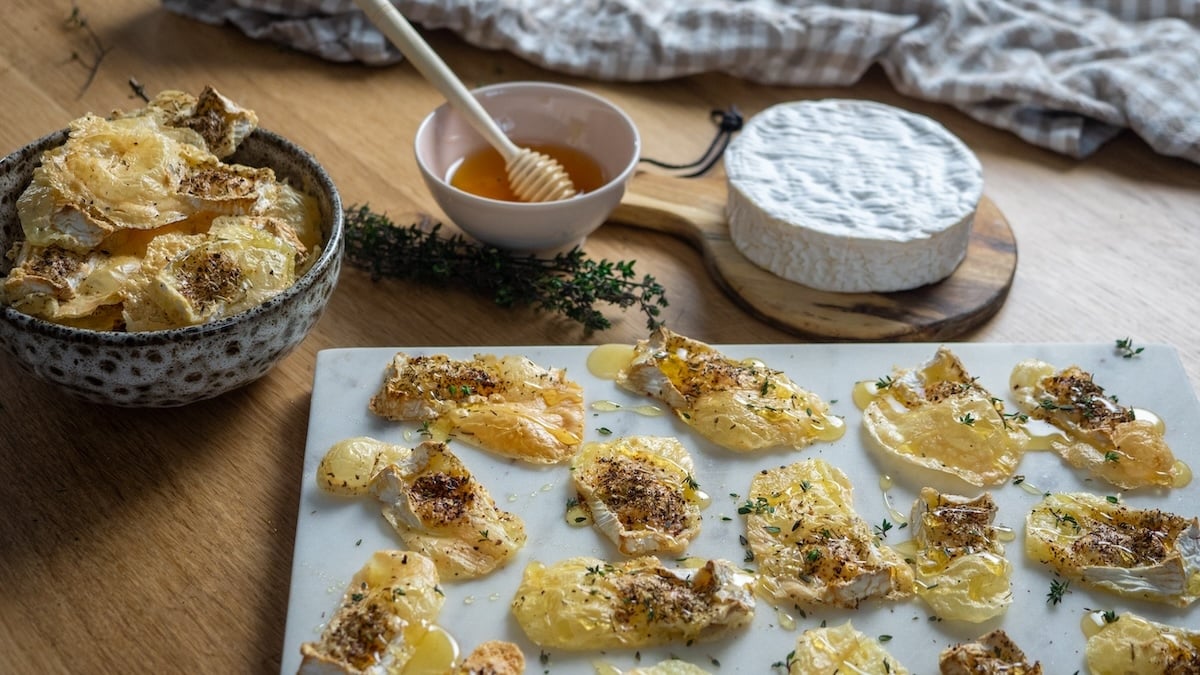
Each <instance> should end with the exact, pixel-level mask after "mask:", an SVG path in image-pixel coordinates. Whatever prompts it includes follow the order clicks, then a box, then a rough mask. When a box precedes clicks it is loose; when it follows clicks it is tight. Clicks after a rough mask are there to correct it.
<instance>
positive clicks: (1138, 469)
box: [1010, 359, 1191, 489]
mask: <svg viewBox="0 0 1200 675" xmlns="http://www.w3.org/2000/svg"><path fill="white" fill-rule="evenodd" d="M1010 380H1011V384H1012V389H1013V395H1014V396H1015V397H1016V399H1017V403H1018V405H1020V406H1021V408H1023V409H1024V410H1025V412H1026V413H1027V414H1028V415H1029V416H1030V417H1034V418H1037V419H1041V420H1045V421H1047V422H1049V423H1050V424H1052V425H1054V426H1055V427H1057V428H1058V429H1060V430H1061V431H1062V432H1063V434H1064V435H1063V436H1061V437H1058V438H1053V439H1051V443H1050V447H1051V449H1052V450H1054V451H1055V452H1056V453H1058V454H1059V456H1061V457H1062V458H1063V459H1065V460H1066V461H1067V463H1068V464H1070V465H1071V466H1073V467H1075V468H1077V469H1085V470H1087V472H1088V473H1090V474H1091V475H1093V476H1096V477H1097V478H1101V479H1103V480H1105V481H1108V482H1109V483H1112V484H1113V485H1116V486H1117V487H1120V488H1124V489H1133V488H1139V487H1147V486H1161V487H1183V486H1184V485H1186V484H1187V483H1188V482H1189V481H1190V480H1191V469H1189V468H1188V466H1187V465H1186V464H1184V463H1183V462H1181V461H1179V460H1177V459H1175V455H1174V454H1173V453H1172V452H1171V448H1170V447H1168V446H1167V443H1166V440H1165V439H1164V438H1163V428H1162V426H1161V425H1160V424H1159V422H1158V421H1157V420H1148V419H1137V415H1136V413H1135V412H1134V410H1133V408H1129V407H1127V406H1125V405H1122V404H1120V403H1118V402H1117V398H1116V397H1115V396H1111V395H1108V394H1106V393H1105V391H1104V388H1103V387H1101V386H1100V385H1098V384H1096V382H1095V380H1094V379H1093V377H1092V374H1091V373H1088V372H1087V371H1085V370H1082V369H1081V368H1079V367H1078V366H1070V367H1067V368H1063V369H1061V370H1059V369H1056V368H1055V367H1054V366H1052V365H1050V364H1049V363H1046V362H1044V361H1038V360H1036V359H1028V360H1025V361H1021V362H1020V363H1018V364H1017V365H1016V366H1015V367H1014V368H1013V371H1012V376H1011V378H1010Z"/></svg>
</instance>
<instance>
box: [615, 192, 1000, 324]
mask: <svg viewBox="0 0 1200 675" xmlns="http://www.w3.org/2000/svg"><path fill="white" fill-rule="evenodd" d="M725 198H726V187H725V182H724V179H717V178H708V177H701V178H674V177H670V176H663V175H657V174H651V173H642V174H638V175H637V176H635V177H634V178H633V180H632V181H631V182H630V185H629V188H628V189H627V191H626V193H625V197H624V198H623V199H622V201H621V204H620V206H618V207H617V210H616V211H615V212H614V213H613V215H612V217H611V220H612V221H613V222H617V223H621V224H625V225H632V226H635V227H642V228H647V229H651V230H656V231H660V232H665V233H669V234H672V235H675V236H678V237H682V238H683V239H685V240H686V241H688V242H690V243H692V244H693V245H694V246H696V247H697V248H698V249H699V250H700V251H701V252H702V253H703V254H704V260H705V264H706V266H707V267H708V271H709V273H710V274H711V275H712V276H713V278H714V279H715V280H716V281H717V283H718V284H719V285H720V286H721V287H722V288H724V289H725V291H726V292H727V293H728V294H729V295H730V296H732V297H733V298H734V299H735V300H736V301H737V302H738V303H739V304H741V305H742V306H744V307H745V308H746V309H747V310H748V311H750V313H752V314H754V315H755V316H757V317H759V318H760V319H762V320H764V321H766V322H767V323H770V324H772V325H774V326H777V327H779V328H781V329H783V330H785V331H788V332H791V333H794V334H796V335H800V336H803V337H805V338H809V339H820V340H829V341H863V342H876V341H885V340H902V341H938V340H947V339H952V338H954V337H957V336H959V335H961V334H962V333H964V332H966V331H968V330H970V329H971V328H974V327H975V326H977V325H979V324H980V323H982V322H983V321H985V320H986V319H988V318H989V317H991V316H992V315H993V314H995V313H996V311H997V310H998V309H1000V306H1001V305H1002V304H1003V303H1004V299H1005V298H1006V297H1007V296H1008V290H1009V288H1010V287H1011V286H1012V280H1013V274H1014V273H1015V272H1016V268H1017V243H1016V240H1015V239H1014V238H1013V233H1012V229H1011V228H1010V227H1009V225H1008V221H1007V220H1006V219H1005V218H1004V215H1003V214H1002V213H1000V210H999V209H998V208H996V205H995V204H994V203H993V202H992V201H991V200H990V199H988V198H987V196H984V197H983V199H982V201H981V202H980V204H979V209H978V211H977V213H976V216H975V224H974V226H973V228H972V233H971V239H970V243H969V245H968V248H967V255H966V258H965V259H964V260H963V262H962V264H960V265H959V266H958V269H956V270H955V272H954V274H952V275H951V276H950V277H949V278H947V279H944V280H942V281H940V282H938V283H935V284H931V285H928V286H923V287H921V288H917V289H914V290H910V291H898V292H895V293H831V292H827V291H818V290H815V289H812V288H808V287H807V286H802V285H800V284H797V283H795V282H791V281H788V280H787V279H784V278H782V277H778V276H775V275H774V274H772V273H771V272H768V271H767V270H765V269H763V268H761V267H758V266H757V265H755V264H754V263H752V262H750V261H749V260H747V259H746V258H745V257H743V256H742V254H741V253H740V252H738V250H737V248H736V247H734V245H733V242H732V241H731V240H730V238H729V226H728V224H727V223H726V221H725Z"/></svg>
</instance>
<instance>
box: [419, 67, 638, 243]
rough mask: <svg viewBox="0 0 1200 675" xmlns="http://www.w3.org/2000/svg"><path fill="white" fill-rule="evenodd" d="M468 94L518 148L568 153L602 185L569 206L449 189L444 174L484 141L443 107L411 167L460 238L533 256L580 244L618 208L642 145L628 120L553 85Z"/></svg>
mask: <svg viewBox="0 0 1200 675" xmlns="http://www.w3.org/2000/svg"><path fill="white" fill-rule="evenodd" d="M472 93H473V94H474V95H475V97H476V98H477V99H479V102H480V104H481V105H482V106H483V108H484V110H487V111H488V113H489V114H490V115H491V116H492V117H493V118H494V119H495V120H496V121H497V122H498V123H499V124H500V128H501V129H503V130H504V132H505V133H506V134H508V136H509V137H510V138H512V139H514V140H516V141H517V142H518V144H520V143H556V144H561V145H567V146H571V147H573V148H575V149H577V150H580V151H582V152H584V153H586V154H587V155H588V156H589V157H591V158H592V159H594V160H596V162H597V163H598V164H599V165H600V168H601V170H602V171H603V173H604V176H605V177H606V178H607V182H606V183H605V184H604V185H603V186H602V187H600V188H598V189H596V190H592V191H590V192H587V193H584V194H580V195H576V196H575V197H572V198H570V199H564V200H561V201H555V202H541V203H526V202H506V201H500V200H496V199H488V198H486V197H480V196H478V195H474V194H471V193H469V192H466V191H463V190H460V189H458V188H456V187H454V186H452V185H450V174H451V172H452V171H453V170H454V168H456V165H457V164H458V163H459V162H460V161H461V160H462V159H463V158H464V157H466V156H467V155H470V154H472V153H474V152H476V151H478V150H480V149H482V148H484V147H486V146H487V141H485V140H484V139H483V137H482V136H480V135H479V134H478V133H476V132H475V130H474V129H472V128H471V126H470V124H469V123H468V122H467V121H466V119H465V118H464V117H463V116H461V115H460V114H459V113H458V112H457V111H455V110H454V109H453V108H451V107H450V105H449V104H443V105H442V106H441V107H439V108H438V109H436V110H434V111H433V112H432V113H430V114H429V116H428V117H426V118H425V120H424V121H423V122H421V126H420V127H418V129H417V136H416V140H415V143H414V145H415V149H416V155H417V165H418V166H419V167H420V169H421V175H422V177H424V179H425V184H426V185H427V186H428V187H429V191H430V192H431V193H432V194H433V198H434V199H435V200H436V201H437V203H438V206H440V207H441V208H442V210H443V211H444V212H445V213H446V216H447V217H449V218H450V220H451V221H453V222H454V224H455V225H457V226H458V227H459V228H461V229H462V230H463V231H464V232H466V233H467V234H469V235H471V236H472V237H474V238H476V239H478V240H479V241H481V242H483V243H485V244H490V245H492V246H495V247H497V248H503V249H508V250H512V251H516V252H522V253H538V252H552V251H561V250H563V249H568V248H570V247H572V246H577V245H580V244H582V243H583V241H584V239H585V238H586V237H587V235H588V234H590V233H591V232H592V231H593V230H595V229H596V228H597V227H599V226H600V225H601V224H603V223H604V221H605V220H607V219H608V216H609V215H610V214H611V213H612V211H613V209H615V208H616V207H617V204H619V203H620V201H621V197H622V196H623V195H624V194H625V184H626V183H627V182H628V180H629V177H630V176H631V175H632V174H633V170H634V168H636V166H637V161H638V157H639V155H640V154H641V145H642V144H641V137H640V136H639V135H638V131H637V127H636V126H634V124H633V120H631V119H629V116H628V115H626V114H625V113H624V112H623V111H622V110H621V109H620V108H618V107H616V106H615V105H613V104H612V103H610V102H609V101H607V100H605V99H603V98H601V97H599V96H596V95H595V94H592V93H589V92H587V91H584V90H582V89H578V88H576V87H568V86H565V85H560V84H551V83H545V82H509V83H504V84H494V85H491V86H487V87H482V88H480V89H476V90H474V91H473V92H472Z"/></svg>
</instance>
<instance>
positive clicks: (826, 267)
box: [725, 99, 983, 293]
mask: <svg viewBox="0 0 1200 675" xmlns="http://www.w3.org/2000/svg"><path fill="white" fill-rule="evenodd" d="M725 170H726V175H727V176H728V182H729V196H728V203H727V205H726V215H727V217H728V219H729V233H730V237H731V238H732V240H733V243H734V245H735V246H736V247H737V248H738V250H739V251H741V253H742V254H743V255H745V256H746V257H747V258H748V259H750V260H751V261H752V262H754V263H755V264H757V265H759V266H760V267H763V268H765V269H767V270H769V271H770V272H772V273H774V274H776V275H777V276H780V277H783V278H785V279H788V280H790V281H795V282H797V283H800V284H804V285H806V286H809V287H811V288H815V289H818V290H824V291H835V292H846V293H867V292H891V291H900V290H908V289H912V288H917V287H919V286H924V285H926V284H930V283H933V282H936V281H940V280H942V279H944V278H946V277H948V276H950V274H952V273H953V272H954V270H955V268H957V267H958V265H959V263H961V262H962V260H963V258H964V257H965V256H966V252H967V244H968V242H969V239H970V235H971V226H972V223H973V222H974V218H975V210H976V208H977V207H978V205H979V200H980V198H981V197H982V195H983V171H982V168H981V167H980V164H979V160H978V159H977V158H976V157H975V155H974V154H973V153H972V152H971V151H970V149H969V148H967V146H966V145H964V144H963V143H962V141H960V140H959V139H958V138H957V137H955V136H954V135H953V134H951V133H950V132H949V131H948V130H947V129H946V128H945V127H943V126H942V125H940V124H938V123H937V122H935V121H934V120H932V119H929V118H928V117H924V116H922V115H916V114H913V113H910V112H907V111H904V110H900V109H898V108H893V107H891V106H887V105H883V104H880V103H874V102H870V101H855V100H840V99H827V100H818V101H799V102H791V103H782V104H779V105H775V106H772V107H770V108H767V109H766V110H764V111H762V112H761V113H759V114H757V115H755V116H754V117H752V118H751V119H750V121H749V122H748V123H747V124H746V126H745V128H744V129H743V130H742V133H741V134H740V135H739V136H738V137H737V138H736V139H734V141H733V142H732V143H730V145H729V148H728V150H727V152H726V156H725Z"/></svg>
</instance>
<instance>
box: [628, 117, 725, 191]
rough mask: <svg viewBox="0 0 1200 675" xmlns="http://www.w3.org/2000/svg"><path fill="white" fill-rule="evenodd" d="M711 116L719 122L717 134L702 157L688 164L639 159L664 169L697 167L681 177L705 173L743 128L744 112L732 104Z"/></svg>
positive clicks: (646, 158) (647, 158) (682, 169)
mask: <svg viewBox="0 0 1200 675" xmlns="http://www.w3.org/2000/svg"><path fill="white" fill-rule="evenodd" d="M709 116H710V117H711V118H712V121H713V122H715V123H716V124H717V135H716V137H714V138H713V140H712V143H710V144H709V146H708V149H707V150H705V151H704V154H703V155H701V156H700V159H698V160H696V161H694V162H690V163H688V164H668V163H667V162H660V161H659V160H657V159H650V158H649V157H642V158H641V159H639V160H638V161H640V162H645V163H647V164H653V165H654V166H657V167H659V168H662V169H671V170H672V171H687V170H689V169H695V170H694V171H691V172H690V173H685V174H682V175H681V176H680V177H681V178H695V177H696V176H700V175H703V174H705V173H707V172H708V170H709V169H711V168H713V166H714V165H715V164H716V163H717V160H719V159H721V155H722V154H724V153H725V148H726V147H727V146H728V145H729V140H730V139H731V138H733V134H734V133H736V132H738V131H740V130H741V128H742V122H743V120H742V114H741V113H740V112H738V109H737V106H734V105H731V106H729V109H728V110H714V111H712V112H711V113H710V114H709Z"/></svg>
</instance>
